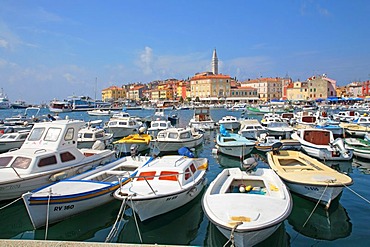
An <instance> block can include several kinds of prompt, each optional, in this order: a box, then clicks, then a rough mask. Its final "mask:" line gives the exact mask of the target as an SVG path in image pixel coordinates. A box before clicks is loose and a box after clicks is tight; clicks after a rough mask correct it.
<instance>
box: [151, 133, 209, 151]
mask: <svg viewBox="0 0 370 247" xmlns="http://www.w3.org/2000/svg"><path fill="white" fill-rule="evenodd" d="M203 141H204V134H203V133H201V132H199V131H196V130H195V129H194V128H169V129H166V130H161V131H160V132H159V133H158V135H157V138H156V139H153V140H152V141H151V143H152V144H153V148H154V149H157V150H158V151H160V152H176V151H177V150H179V149H180V148H182V147H187V148H194V147H196V146H198V145H200V144H202V143H203Z"/></svg>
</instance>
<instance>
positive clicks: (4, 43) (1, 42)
mask: <svg viewBox="0 0 370 247" xmlns="http://www.w3.org/2000/svg"><path fill="white" fill-rule="evenodd" d="M8 46H9V43H8V42H7V41H6V40H5V39H0V47H2V48H8Z"/></svg>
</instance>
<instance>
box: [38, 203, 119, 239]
mask: <svg viewBox="0 0 370 247" xmlns="http://www.w3.org/2000/svg"><path fill="white" fill-rule="evenodd" d="M120 205H121V202H119V201H116V200H114V201H112V202H109V203H107V204H104V205H102V206H100V207H96V208H94V209H92V210H88V211H85V212H83V213H81V214H79V215H77V216H73V217H71V218H69V219H66V220H63V221H61V222H58V223H56V224H53V225H51V226H50V227H49V229H48V232H47V234H48V235H47V239H48V240H67V241H72V240H73V241H86V240H90V241H91V239H93V240H95V241H102V239H103V240H104V239H105V237H106V236H107V235H108V233H109V231H110V228H111V226H112V225H113V224H114V221H115V220H116V217H117V214H118V211H119V208H120ZM102 229H104V230H105V232H106V235H105V237H103V238H98V239H96V237H95V234H96V233H97V232H99V231H100V230H102ZM35 239H45V228H40V229H37V230H35Z"/></svg>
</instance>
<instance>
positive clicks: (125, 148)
mask: <svg viewBox="0 0 370 247" xmlns="http://www.w3.org/2000/svg"><path fill="white" fill-rule="evenodd" d="M132 145H137V151H138V152H143V151H146V150H148V149H150V145H149V144H147V143H119V144H115V146H116V147H117V150H118V151H119V153H120V154H121V155H127V154H130V153H131V146H132Z"/></svg>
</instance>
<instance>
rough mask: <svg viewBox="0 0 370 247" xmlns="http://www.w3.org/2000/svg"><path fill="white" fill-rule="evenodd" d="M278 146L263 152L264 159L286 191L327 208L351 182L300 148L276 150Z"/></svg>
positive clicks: (345, 176)
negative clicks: (283, 184) (296, 149)
mask: <svg viewBox="0 0 370 247" xmlns="http://www.w3.org/2000/svg"><path fill="white" fill-rule="evenodd" d="M280 145H281V144H280ZM280 145H275V146H274V150H273V151H270V152H268V153H267V161H268V164H269V166H270V167H271V168H272V169H273V170H274V171H275V172H276V173H277V175H279V176H280V178H281V179H282V180H283V181H284V183H285V184H286V185H287V186H288V187H289V189H290V191H292V192H295V193H297V194H299V195H302V196H304V197H306V198H309V199H312V200H315V201H319V202H320V203H321V204H323V205H324V206H325V207H326V208H329V207H330V204H331V202H332V201H333V200H334V199H335V198H337V197H338V196H339V194H340V193H341V192H342V190H343V188H344V186H349V185H351V184H352V183H353V181H352V178H350V177H349V176H347V175H345V174H343V173H340V172H338V171H336V170H334V169H332V168H330V167H328V166H327V165H325V164H324V163H321V162H320V161H318V160H316V159H314V158H311V157H310V156H308V155H306V154H304V153H302V152H300V151H290V150H281V151H280V150H278V149H279V148H280Z"/></svg>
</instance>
